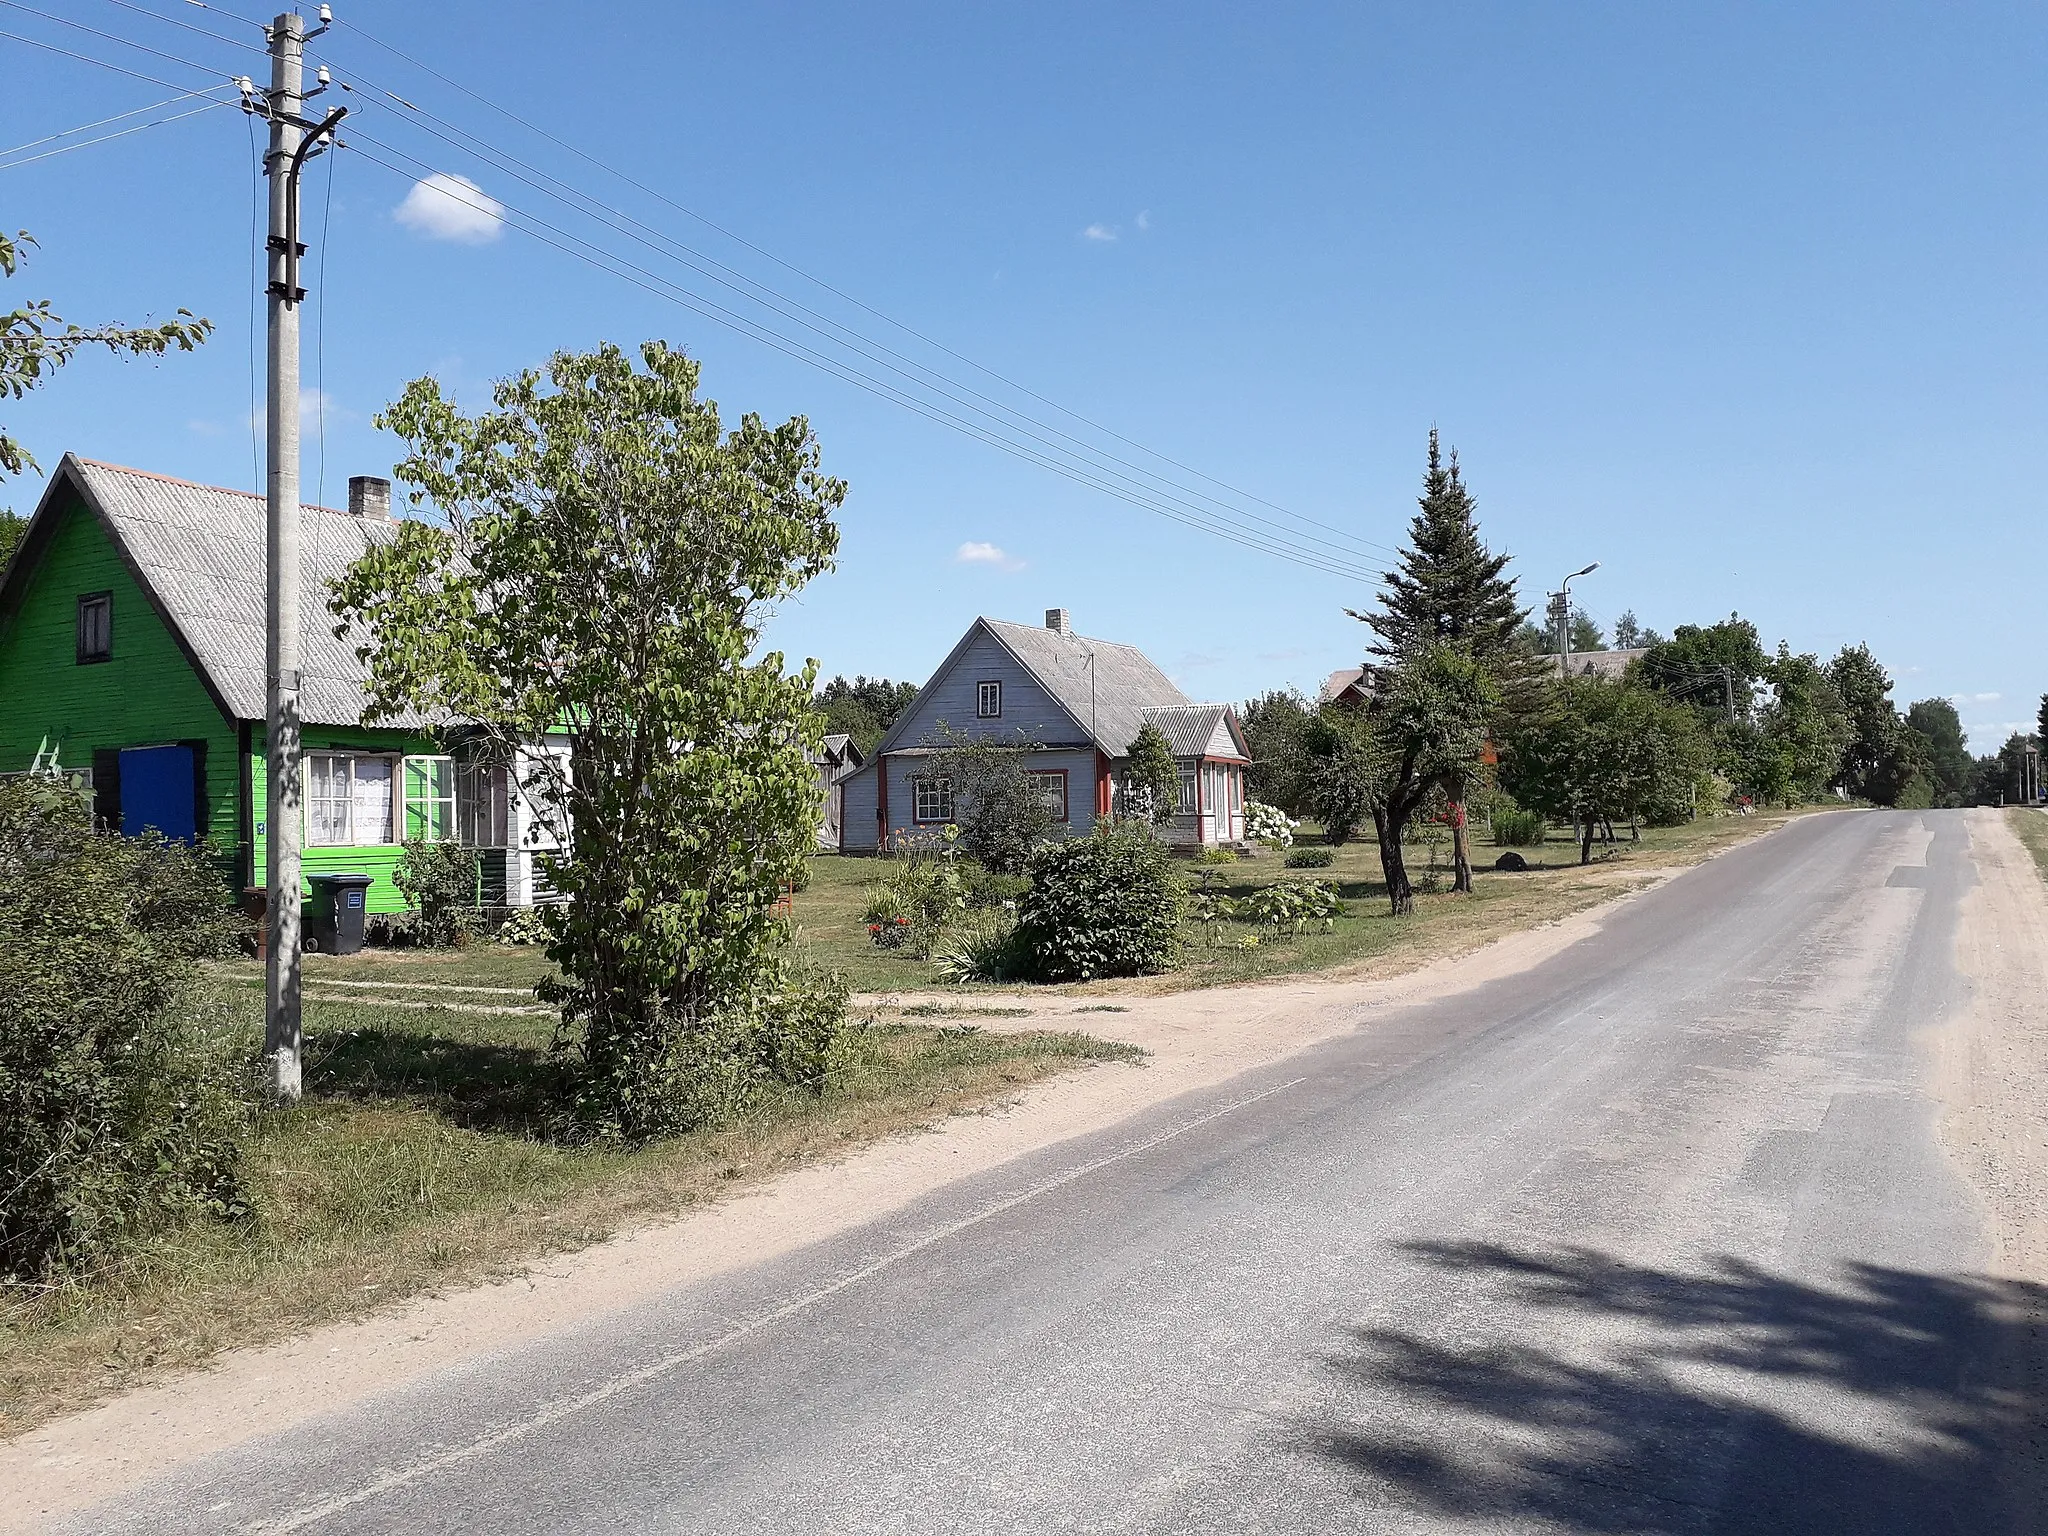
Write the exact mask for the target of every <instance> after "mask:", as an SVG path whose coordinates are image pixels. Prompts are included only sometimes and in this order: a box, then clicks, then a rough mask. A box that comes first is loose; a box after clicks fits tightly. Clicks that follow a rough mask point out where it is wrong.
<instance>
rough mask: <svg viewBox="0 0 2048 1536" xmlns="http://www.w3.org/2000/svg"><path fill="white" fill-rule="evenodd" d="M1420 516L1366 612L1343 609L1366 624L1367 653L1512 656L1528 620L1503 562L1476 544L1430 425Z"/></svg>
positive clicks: (1461, 484) (1469, 515)
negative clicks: (1460, 650) (1461, 651)
mask: <svg viewBox="0 0 2048 1536" xmlns="http://www.w3.org/2000/svg"><path fill="white" fill-rule="evenodd" d="M1419 504H1420V506H1421V511H1419V512H1417V513H1416V515H1415V519H1414V521H1413V522H1411V523H1410V524H1409V525H1408V547H1407V548H1406V549H1404V550H1403V551H1402V552H1401V561H1400V564H1399V565H1398V566H1397V567H1396V568H1395V569H1393V570H1391V571H1388V572H1387V573H1386V574H1385V576H1384V577H1383V578H1382V580H1383V581H1384V582H1385V584H1386V585H1385V590H1384V591H1382V592H1381V593H1380V606H1379V608H1378V610H1377V611H1375V612H1372V613H1359V612H1356V611H1355V610H1351V609H1347V610H1346V612H1348V613H1350V614H1351V616H1352V617H1353V618H1354V619H1359V620H1362V621H1364V622H1365V623H1366V624H1368V625H1370V626H1371V628H1372V632H1373V642H1372V644H1371V645H1369V646H1368V647H1367V648H1366V650H1367V654H1368V655H1370V656H1374V657H1377V658H1379V659H1380V660H1381V661H1383V662H1388V663H1392V662H1395V661H1398V660H1399V659H1400V658H1401V657H1403V656H1406V655H1413V654H1414V653H1415V652H1417V651H1419V650H1422V649H1424V648H1427V647H1429V646H1435V645H1444V644H1451V645H1459V646H1463V647H1464V648H1465V649H1467V650H1469V651H1470V652H1471V654H1472V656H1473V658H1474V659H1475V660H1478V661H1481V662H1485V663H1487V664H1489V665H1499V664H1501V663H1504V662H1508V661H1509V660H1510V659H1511V658H1513V657H1514V656H1515V655H1516V654H1517V648H1516V646H1515V632H1516V631H1517V630H1519V629H1520V628H1521V626H1522V623H1523V621H1524V620H1526V619H1527V618H1528V613H1527V611H1526V610H1525V609H1524V608H1523V607H1522V605H1521V603H1520V601H1519V600H1518V599H1517V597H1516V594H1515V583H1514V579H1513V578H1512V577H1509V576H1507V575H1505V574H1504V573H1505V571H1506V570H1507V564H1508V557H1507V556H1506V555H1496V554H1494V553H1492V552H1491V551H1489V550H1488V549H1487V547H1486V546H1485V544H1483V543H1482V542H1480V538H1479V522H1478V518H1477V516H1476V515H1475V514H1476V511H1477V504H1476V503H1475V502H1474V501H1473V499H1472V493H1471V491H1470V490H1468V489H1467V488H1466V486H1465V480H1464V476H1463V475H1462V474H1461V473H1460V471H1459V468H1458V451H1457V450H1456V449H1455V448H1454V449H1452V450H1451V453H1450V459H1449V462H1446V461H1445V458H1444V454H1443V449H1442V445H1441V444H1440V443H1439V441H1438V439H1437V431H1436V428H1435V427H1431V428H1430V429H1429V468H1428V470H1427V471H1425V472H1424V474H1423V477H1422V496H1421V499H1420V503H1419Z"/></svg>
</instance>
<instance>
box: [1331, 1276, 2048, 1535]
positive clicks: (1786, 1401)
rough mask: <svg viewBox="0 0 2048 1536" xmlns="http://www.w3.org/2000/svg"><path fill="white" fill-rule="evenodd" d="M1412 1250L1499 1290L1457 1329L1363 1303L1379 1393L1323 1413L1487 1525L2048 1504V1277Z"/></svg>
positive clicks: (1378, 1462)
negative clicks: (1414, 1324)
mask: <svg viewBox="0 0 2048 1536" xmlns="http://www.w3.org/2000/svg"><path fill="white" fill-rule="evenodd" d="M1407 1251H1408V1252H1409V1254H1410V1255H1411V1256H1412V1257H1414V1258H1416V1259H1418V1260H1419V1261H1420V1262H1421V1263H1422V1264H1424V1265H1425V1266H1427V1267H1430V1268H1433V1269H1436V1270H1438V1271H1440V1272H1446V1273H1448V1275H1449V1276H1450V1277H1451V1283H1452V1285H1453V1287H1454V1288H1456V1289H1457V1290H1458V1291H1459V1292H1460V1293H1461V1294H1464V1295H1468V1296H1469V1295H1472V1294H1473V1293H1474V1292H1477V1293H1479V1294H1480V1295H1482V1296H1485V1297H1487V1299H1488V1300H1489V1301H1490V1302H1491V1304H1490V1305H1487V1306H1486V1307H1485V1308H1484V1310H1474V1311H1470V1312H1467V1313H1465V1314H1464V1317H1465V1318H1466V1319H1467V1320H1468V1321H1466V1322H1464V1323H1461V1324H1460V1331H1459V1333H1458V1334H1457V1335H1456V1336H1454V1337H1452V1338H1451V1339H1449V1340H1445V1339H1425V1338H1421V1337H1417V1336H1415V1335H1412V1334H1406V1333H1401V1332H1395V1331H1387V1330H1376V1329H1361V1330H1359V1331H1358V1332H1357V1334H1356V1336H1355V1337H1356V1344H1357V1348H1356V1350H1355V1351H1354V1352H1352V1353H1350V1354H1348V1355H1347V1356H1345V1357H1344V1358H1341V1359H1338V1360H1335V1361H1333V1362H1332V1364H1333V1365H1334V1367H1335V1369H1336V1371H1337V1374H1338V1377H1339V1380H1340V1382H1341V1384H1342V1387H1343V1389H1344V1392H1343V1400H1344V1401H1345V1403H1346V1404H1347V1405H1349V1406H1350V1407H1353V1408H1355V1409H1356V1412H1355V1413H1349V1414H1347V1413H1343V1412H1339V1413H1336V1414H1333V1415H1332V1416H1330V1417H1328V1418H1325V1419H1323V1420H1321V1421H1318V1422H1314V1423H1309V1424H1305V1425H1303V1426H1302V1428H1303V1431H1304V1436H1303V1438H1304V1441H1305V1443H1306V1445H1307V1447H1308V1448H1309V1450H1310V1451H1311V1453H1312V1454H1317V1455H1320V1456H1323V1457H1326V1458H1329V1459H1332V1460H1334V1461H1336V1462H1337V1463H1339V1464H1340V1465H1341V1466H1343V1467H1345V1468H1347V1469H1349V1470H1351V1471H1353V1472H1355V1473H1357V1474H1359V1475H1360V1478H1361V1484H1360V1487H1359V1489H1358V1491H1359V1493H1360V1495H1361V1496H1362V1497H1364V1498H1367V1499H1369V1500H1372V1501H1373V1502H1375V1503H1379V1502H1384V1501H1387V1500H1389V1499H1391V1500H1392V1501H1393V1502H1396V1503H1400V1504H1405V1505H1407V1506H1409V1507H1410V1508H1413V1509H1417V1510H1420V1511H1423V1512H1427V1513H1429V1514H1432V1515H1436V1516H1441V1517H1444V1518H1446V1519H1450V1520H1457V1521H1460V1522H1464V1521H1471V1522H1475V1523H1477V1524H1478V1525H1479V1526H1480V1527H1481V1528H1484V1529H1502V1528H1506V1527H1507V1526H1509V1525H1510V1524H1511V1525H1513V1527H1514V1528H1516V1529H1521V1528H1522V1527H1523V1526H1524V1525H1525V1524H1531V1525H1535V1524H1540V1525H1543V1526H1544V1527H1545V1528H1546V1529H1549V1528H1555V1529H1558V1530H1564V1531H1580V1532H1603V1533H1604V1532H1649V1533H1666V1532H1669V1533H1677V1532H1704V1531H1712V1532H1754V1533H1758V1536H1761V1533H1765V1532H1770V1533H1774V1536H1792V1533H1819V1532H1844V1533H1847V1532H1887V1533H1898V1536H1923V1533H1934V1532H1955V1533H1959V1536H1960V1533H1964V1532H1969V1533H1983V1536H1990V1533H1997V1532H2020V1531H2033V1532H2039V1531H2042V1530H2044V1529H2048V1508H2044V1506H2043V1505H2042V1503H2041V1501H2040V1499H2041V1494H2042V1493H2043V1491H2044V1489H2043V1474H2044V1470H2048V1443H2044V1442H2048V1377H2044V1366H2048V1330H2044V1327H2043V1324H2044V1320H2048V1288H2044V1287H2041V1286H2038V1285H2030V1284H2027V1283H2025V1282H2021V1281H2009V1280H1997V1279H1990V1278H1985V1277H1979V1276H1960V1275H1940V1274H1925V1273H1917V1272H1914V1271H1909V1270H1899V1269H1887V1268H1881V1267H1878V1266H1875V1265H1852V1266H1848V1267H1846V1268H1845V1270H1844V1271H1843V1272H1842V1275H1841V1277H1840V1281H1839V1283H1838V1284H1836V1285H1833V1286H1829V1287H1820V1286H1814V1285H1809V1284H1805V1283H1802V1282H1800V1281H1796V1280H1791V1279H1787V1278H1785V1277H1783V1276H1778V1275H1773V1274H1771V1273H1769V1272H1767V1271H1765V1270H1761V1269H1758V1268H1756V1267H1754V1266H1751V1265H1749V1264H1745V1263H1742V1262H1739V1261H1736V1260H1732V1259H1725V1260H1722V1261H1720V1262H1719V1263H1717V1264H1715V1265H1713V1266H1712V1267H1710V1268H1709V1269H1708V1270H1707V1271H1705V1272H1704V1273H1673V1272H1668V1271H1663V1270H1657V1269H1650V1268H1642V1267H1637V1266H1634V1265H1630V1264H1626V1263H1622V1262H1620V1261H1618V1260H1615V1259H1613V1258H1610V1257H1607V1256H1605V1255H1602V1254H1599V1253H1595V1252H1591V1251H1588V1250H1584V1249H1566V1250H1561V1251H1550V1252H1545V1253H1540V1254H1533V1253H1521V1252H1516V1251H1513V1250H1510V1249H1506V1248H1501V1247H1496V1246H1492V1245H1482V1244H1420V1245H1414V1246H1411V1247H1410V1248H1409V1249H1408V1250H1407ZM1553 1341H1554V1342H1555V1344H1556V1346H1557V1347H1555V1348H1552V1347H1551V1345H1552V1343H1553Z"/></svg>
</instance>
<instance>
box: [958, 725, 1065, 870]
mask: <svg viewBox="0 0 2048 1536" xmlns="http://www.w3.org/2000/svg"><path fill="white" fill-rule="evenodd" d="M1029 766H1030V749H1029V748H1028V747H1015V746H1005V745H1004V744H1002V743H1001V742H997V741H991V740H988V739H987V738H985V737H968V736H949V737H947V738H946V739H945V745H944V747H943V748H942V750H940V751H939V752H938V753H937V754H936V755H934V756H933V757H932V758H931V760H930V769H929V771H930V772H932V773H933V774H935V775H937V776H938V777H940V778H946V779H951V780H952V781H953V822H954V825H955V826H957V827H958V828H959V829H960V838H959V845H960V849H961V851H962V852H964V853H967V854H970V855H972V856H973V857H974V858H976V859H978V860H979V861H980V862H981V863H982V865H983V866H984V867H985V868H987V869H990V870H993V871H994V872H995V873H997V874H999V875H1018V874H1022V873H1023V872H1024V869H1025V866H1026V865H1028V864H1029V863H1030V862H1031V855H1032V853H1033V852H1034V851H1036V849H1037V848H1038V846H1039V844H1041V843H1043V842H1045V841H1046V839H1047V838H1048V837H1049V836H1051V834H1052V829H1053V814H1052V808H1051V807H1050V806H1049V805H1047V804H1046V800H1045V795H1044V794H1043V792H1041V791H1040V790H1039V789H1037V788H1036V787H1034V786H1033V785H1032V783H1031V780H1030V779H1029V778H1028V777H1026V774H1027V772H1028V769H1029Z"/></svg>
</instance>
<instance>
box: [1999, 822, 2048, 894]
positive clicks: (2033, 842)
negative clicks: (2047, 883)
mask: <svg viewBox="0 0 2048 1536" xmlns="http://www.w3.org/2000/svg"><path fill="white" fill-rule="evenodd" d="M2005 818H2006V825H2007V826H2009V827H2011V828H2012V829H2013V831H2015V832H2017V833H2018V834H2019V839H2020V841H2021V842H2023V843H2025V844H2026V845H2027V852H2029V853H2031V854H2032V855H2033V856H2034V866H2035V867H2036V868H2037V869H2039V870H2040V871H2041V878H2042V879H2044V880H2048V814H2043V813H2042V812H2040V811H2033V810H2025V809H2021V808H2017V807H2016V808H2014V809H2012V810H2009V811H2007V812H2005Z"/></svg>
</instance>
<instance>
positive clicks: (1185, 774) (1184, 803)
mask: <svg viewBox="0 0 2048 1536" xmlns="http://www.w3.org/2000/svg"><path fill="white" fill-rule="evenodd" d="M1178 766H1179V767H1180V794H1179V797H1178V799H1177V800H1176V801H1175V803H1174V814H1175V815H1176V816H1192V815H1194V814H1195V811H1196V808H1197V807H1198V806H1199V805H1200V803H1201V802H1200V800H1199V799H1198V798H1197V797H1198V795H1199V794H1200V791H1199V790H1198V789H1197V788H1196V786H1197V785H1198V784H1199V783H1200V782H1201V773H1202V768H1201V765H1200V764H1199V763H1197V764H1195V765H1193V766H1192V767H1190V766H1188V765H1187V764H1180V765H1178Z"/></svg>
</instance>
